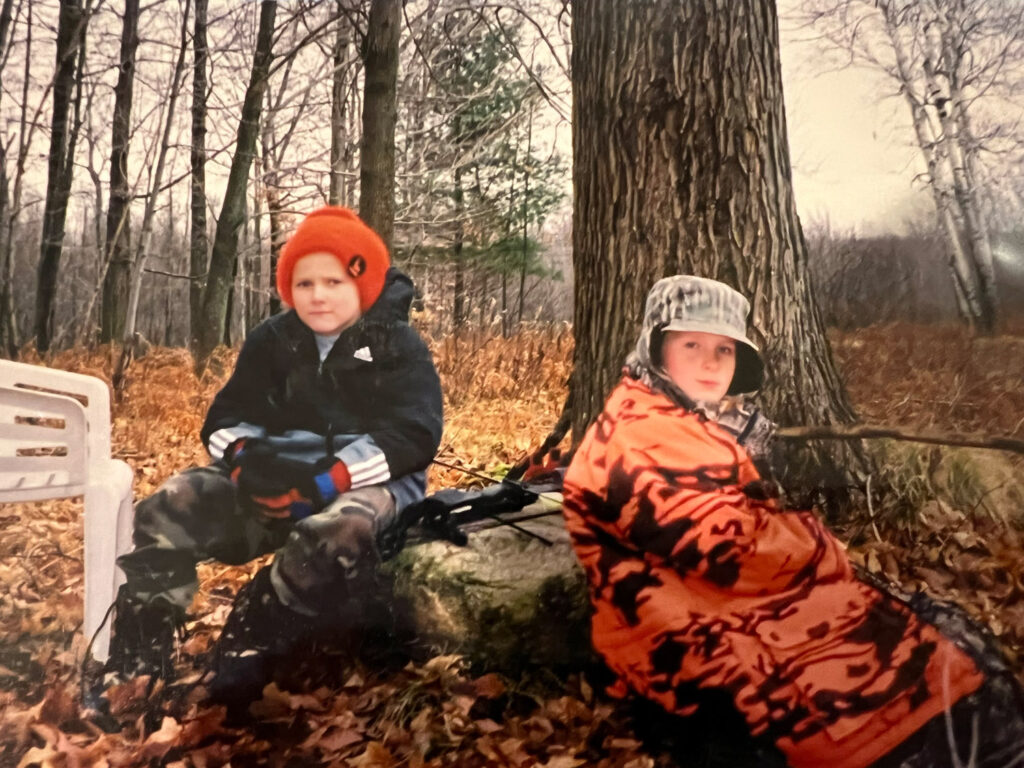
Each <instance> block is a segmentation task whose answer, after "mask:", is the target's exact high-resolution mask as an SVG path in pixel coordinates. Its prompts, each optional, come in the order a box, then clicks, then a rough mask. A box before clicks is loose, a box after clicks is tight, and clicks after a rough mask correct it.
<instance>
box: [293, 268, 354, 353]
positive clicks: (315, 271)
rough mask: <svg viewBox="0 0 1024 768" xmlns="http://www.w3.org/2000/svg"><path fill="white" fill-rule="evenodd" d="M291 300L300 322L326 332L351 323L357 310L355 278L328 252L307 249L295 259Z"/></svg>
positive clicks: (327, 333)
mask: <svg viewBox="0 0 1024 768" xmlns="http://www.w3.org/2000/svg"><path fill="white" fill-rule="evenodd" d="M292 304H293V305H294V307H295V311H296V312H297V313H298V315H299V319H300V320H302V322H304V323H305V324H306V325H308V326H309V327H310V328H311V329H312V330H313V331H314V332H315V333H322V334H324V335H326V336H331V335H333V334H335V333H340V332H341V331H343V330H345V329H346V328H348V327H349V326H351V325H353V324H354V323H355V322H356V320H358V319H359V317H360V314H361V313H360V311H359V291H358V290H357V289H356V284H355V282H354V281H353V280H352V278H351V277H349V275H348V273H347V272H345V270H344V269H342V266H341V262H340V261H338V259H337V258H336V257H335V256H334V255H332V254H330V253H322V252H321V253H310V254H308V255H306V256H303V257H302V258H301V259H299V260H298V261H297V262H296V264H295V269H294V271H293V272H292Z"/></svg>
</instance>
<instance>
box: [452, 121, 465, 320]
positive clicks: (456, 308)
mask: <svg viewBox="0 0 1024 768" xmlns="http://www.w3.org/2000/svg"><path fill="white" fill-rule="evenodd" d="M456 119H457V118H456ZM454 197H455V242H454V243H453V244H452V261H453V262H454V266H455V285H454V291H453V292H454V296H453V299H452V325H453V326H454V328H455V332H456V333H458V331H459V329H461V328H462V325H463V323H465V321H466V310H465V303H466V281H465V275H464V265H463V263H462V248H463V245H464V241H465V222H463V220H462V215H463V209H462V207H463V193H462V168H460V167H458V166H456V168H455V192H454Z"/></svg>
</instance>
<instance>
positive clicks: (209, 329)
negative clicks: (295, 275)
mask: <svg viewBox="0 0 1024 768" xmlns="http://www.w3.org/2000/svg"><path fill="white" fill-rule="evenodd" d="M276 13H277V3H276V2H274V0H263V2H262V3H261V4H260V26H259V33H258V35H257V39H256V53H255V55H254V57H253V63H252V76H251V77H250V78H249V86H248V88H246V91H245V101H244V102H243V103H242V119H241V122H240V123H239V125H238V138H237V141H236V143H235V156H234V157H233V158H232V160H231V171H230V172H229V174H228V184H227V189H226V190H225V191H224V204H223V205H222V206H221V209H220V217H219V218H218V219H217V232H216V235H215V236H214V240H213V253H212V254H211V256H210V269H209V272H208V273H207V278H206V288H205V289H204V291H203V303H202V313H201V317H200V320H199V332H198V334H197V343H196V365H197V367H199V368H203V367H205V365H206V361H207V360H208V359H209V357H210V353H211V352H213V350H214V349H215V348H216V347H217V345H218V344H219V343H220V342H221V340H222V339H223V338H224V335H225V329H226V326H227V322H228V301H229V297H230V295H231V285H232V281H233V278H234V274H235V262H236V261H237V259H238V232H239V230H240V229H241V228H242V224H243V223H244V222H245V205H246V189H247V187H248V184H249V168H250V167H251V166H252V159H253V155H254V154H255V152H256V139H257V137H258V136H259V127H260V112H261V107H262V105H263V96H264V94H265V93H266V90H267V79H268V78H269V76H270V60H271V58H272V56H273V54H272V51H271V46H272V43H273V38H274V17H275V15H276Z"/></svg>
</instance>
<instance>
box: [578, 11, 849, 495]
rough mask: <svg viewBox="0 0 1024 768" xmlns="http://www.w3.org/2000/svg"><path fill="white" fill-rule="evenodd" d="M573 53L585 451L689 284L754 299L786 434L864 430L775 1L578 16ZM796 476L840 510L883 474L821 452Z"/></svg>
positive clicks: (811, 454)
mask: <svg viewBox="0 0 1024 768" xmlns="http://www.w3.org/2000/svg"><path fill="white" fill-rule="evenodd" d="M572 39H573V54H572V73H573V150H574V170H573V182H574V188H575V213H574V220H573V251H574V257H573V261H574V269H575V286H576V287H575V313H574V314H575V317H574V322H575V337H576V350H575V359H574V371H573V375H572V379H571V382H570V406H571V408H572V426H573V433H574V438H575V439H576V440H579V439H580V438H581V437H582V434H583V432H584V430H585V429H586V427H587V425H588V424H589V423H590V422H591V420H592V419H593V418H594V417H595V416H596V415H597V413H599V412H600V409H601V408H602V406H603V403H604V400H605V397H606V396H607V394H608V392H609V391H610V390H611V388H612V387H613V386H614V384H615V382H616V381H617V380H618V379H619V377H620V376H621V368H622V364H623V360H624V359H625V357H626V354H627V353H628V352H629V350H630V348H631V347H632V345H633V343H634V341H635V339H636V336H637V331H638V329H639V326H640V321H641V319H642V315H643V303H644V298H645V296H646V294H647V291H648V289H649V288H650V287H651V285H652V284H653V283H654V282H655V280H657V279H658V278H660V277H663V276H665V275H671V274H676V273H691V274H697V275H702V276H705V277H712V278H715V279H718V280H721V281H723V282H725V283H728V284H729V285H732V286H733V287H735V288H737V289H738V290H739V291H740V292H741V293H742V294H743V295H745V296H747V297H748V298H749V299H750V301H751V305H752V307H753V317H752V333H753V338H754V341H755V342H756V343H757V344H758V345H759V346H760V347H761V349H762V351H763V353H764V356H765V360H766V364H767V368H768V371H769V375H768V382H767V385H766V387H765V390H764V392H763V393H762V400H763V403H764V405H765V407H766V410H767V412H768V413H769V414H770V415H771V416H772V417H773V418H775V419H776V420H778V421H780V422H781V423H782V424H785V425H790V424H831V423H845V422H850V421H852V420H853V418H854V416H853V410H852V408H851V406H850V404H849V402H848V400H847V397H846V394H845V391H844V388H843V385H842V382H841V381H840V379H839V376H838V374H837V372H836V368H835V365H834V362H833V359H832V354H831V351H830V349H829V346H828V342H827V340H826V337H825V333H824V328H823V325H822V323H821V320H820V315H819V312H818V310H817V306H816V303H815V301H814V296H813V295H812V294H811V293H810V279H809V275H808V271H807V251H806V246H805V243H804V239H803V235H802V232H801V229H800V222H799V220H798V218H797V214H796V206H795V203H794V199H793V190H792V184H791V170H790V160H789V148H788V142H787V137H786V123H785V116H784V108H783V98H782V77H781V71H780V65H779V47H778V26H777V18H776V11H775V3H774V2H773V0H688V2H685V3H678V2H672V1H671V0H648V1H647V2H642V3H638V2H632V0H603V1H602V2H588V1H586V0H583V1H580V0H578V1H577V2H575V3H574V5H573V14H572ZM788 466H790V467H793V468H794V470H799V471H795V472H794V474H793V476H792V477H790V480H791V481H794V482H798V484H799V485H800V486H806V485H808V484H813V486H814V487H815V488H818V489H821V490H822V491H823V493H824V494H825V496H826V500H827V501H829V502H830V503H831V502H839V501H841V500H842V499H843V498H844V497H845V496H846V494H847V490H848V487H849V486H852V485H859V484H860V481H861V480H862V479H863V473H864V472H866V471H867V470H868V466H869V464H868V461H867V460H866V458H865V457H864V456H863V454H862V453H861V451H860V446H859V445H847V444H843V445H825V444H821V443H819V444H815V445H813V446H811V447H810V450H807V451H805V452H804V454H803V455H802V456H799V457H791V458H790V461H789V462H788Z"/></svg>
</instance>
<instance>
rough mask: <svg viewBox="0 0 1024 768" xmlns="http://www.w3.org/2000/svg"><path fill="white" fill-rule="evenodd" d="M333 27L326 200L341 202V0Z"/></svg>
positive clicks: (344, 83)
mask: <svg viewBox="0 0 1024 768" xmlns="http://www.w3.org/2000/svg"><path fill="white" fill-rule="evenodd" d="M335 5H336V7H337V12H338V14H337V19H336V21H335V24H337V29H336V30H335V38H334V72H333V73H332V75H331V183H330V189H329V191H328V194H327V202H328V203H330V204H331V205H343V204H345V202H347V201H345V161H346V159H347V153H346V151H345V150H346V147H347V145H348V136H347V131H346V130H345V128H346V126H345V104H346V101H347V100H348V86H349V82H348V73H347V71H346V70H347V62H348V51H349V45H350V44H351V38H352V25H351V23H350V22H349V20H348V16H347V15H346V14H345V12H344V10H345V8H344V5H343V0H335Z"/></svg>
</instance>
